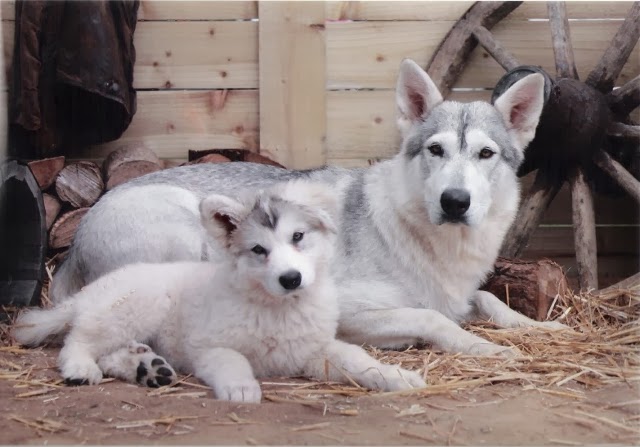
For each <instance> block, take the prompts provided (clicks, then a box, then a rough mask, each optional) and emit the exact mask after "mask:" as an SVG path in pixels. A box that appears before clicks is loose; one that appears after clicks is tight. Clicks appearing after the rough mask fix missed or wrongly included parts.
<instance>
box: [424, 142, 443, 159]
mask: <svg viewBox="0 0 640 447" xmlns="http://www.w3.org/2000/svg"><path fill="white" fill-rule="evenodd" d="M427 149H429V152H431V153H432V154H433V155H435V156H436V157H442V156H443V155H444V150H443V149H442V146H440V145H439V144H437V143H433V144H430V145H429V147H428V148H427Z"/></svg>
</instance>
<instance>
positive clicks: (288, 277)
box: [279, 270, 302, 290]
mask: <svg viewBox="0 0 640 447" xmlns="http://www.w3.org/2000/svg"><path fill="white" fill-rule="evenodd" d="M279 279H280V284H281V285H282V287H284V288H285V289H286V290H294V289H297V288H298V287H300V283H301V282H302V275H301V274H300V272H299V271H297V270H290V271H288V272H287V273H285V274H284V275H282V276H280V278H279Z"/></svg>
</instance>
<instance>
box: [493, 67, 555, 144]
mask: <svg viewBox="0 0 640 447" xmlns="http://www.w3.org/2000/svg"><path fill="white" fill-rule="evenodd" d="M494 107H495V108H496V109H497V110H498V112H500V115H502V119H503V120H504V123H505V124H506V126H507V130H508V131H509V134H510V135H511V139H512V140H513V142H514V143H515V145H516V147H517V148H518V149H520V150H521V151H523V150H524V149H525V148H526V147H527V145H528V144H529V143H530V142H531V140H533V137H534V136H535V135H536V127H538V122H539V121H540V114H541V113H542V109H543V107H544V77H543V76H542V75H541V74H540V73H534V74H530V75H529V76H526V77H524V78H522V79H520V80H519V81H518V82H516V83H515V84H513V85H512V86H511V87H509V88H508V89H507V91H506V92H504V93H503V94H502V95H500V97H499V98H498V99H496V101H495V104H494Z"/></svg>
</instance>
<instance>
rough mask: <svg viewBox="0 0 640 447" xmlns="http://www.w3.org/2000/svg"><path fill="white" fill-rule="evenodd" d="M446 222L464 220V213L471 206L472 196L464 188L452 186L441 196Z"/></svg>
mask: <svg viewBox="0 0 640 447" xmlns="http://www.w3.org/2000/svg"><path fill="white" fill-rule="evenodd" d="M440 206H441V207H442V211H444V216H443V217H444V221H445V222H464V214H465V213H466V212H467V210H468V209H469V206H471V196H470V195H469V193H468V192H467V191H465V190H464V189H458V188H450V189H445V191H444V192H443V193H442V195H441V196H440Z"/></svg>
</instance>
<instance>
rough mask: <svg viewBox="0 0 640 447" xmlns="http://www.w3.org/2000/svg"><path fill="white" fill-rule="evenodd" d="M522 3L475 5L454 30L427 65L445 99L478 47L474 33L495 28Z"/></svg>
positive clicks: (477, 3) (452, 29) (482, 3)
mask: <svg viewBox="0 0 640 447" xmlns="http://www.w3.org/2000/svg"><path fill="white" fill-rule="evenodd" d="M521 4H522V2H521V1H515V2H476V3H474V4H473V6H471V8H469V9H468V10H467V12H465V14H464V16H462V19H461V20H459V21H458V23H456V24H455V25H454V26H453V27H452V28H451V30H450V31H449V33H448V34H447V35H446V37H445V38H444V39H443V40H442V42H441V43H440V46H439V47H438V48H437V49H436V51H435V52H434V53H433V56H432V57H431V60H430V61H429V63H428V64H427V73H429V76H431V79H433V80H434V82H435V84H436V87H438V90H440V93H442V96H443V97H445V98H446V97H447V96H448V94H449V92H450V91H451V88H452V87H453V85H454V84H455V83H456V81H457V80H458V77H459V76H460V74H461V73H462V71H463V70H464V66H465V64H466V62H467V60H468V59H469V55H470V54H471V52H472V51H473V49H474V48H475V46H476V39H474V38H473V34H472V33H473V30H474V29H475V28H476V27H477V26H483V27H485V28H487V29H491V28H493V26H494V25H495V24H496V23H498V22H499V21H500V20H502V19H503V18H505V17H506V16H507V15H509V13H510V12H511V11H513V10H514V9H516V8H517V7H518V6H520V5H521Z"/></svg>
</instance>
